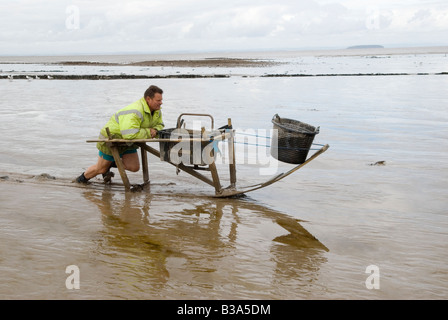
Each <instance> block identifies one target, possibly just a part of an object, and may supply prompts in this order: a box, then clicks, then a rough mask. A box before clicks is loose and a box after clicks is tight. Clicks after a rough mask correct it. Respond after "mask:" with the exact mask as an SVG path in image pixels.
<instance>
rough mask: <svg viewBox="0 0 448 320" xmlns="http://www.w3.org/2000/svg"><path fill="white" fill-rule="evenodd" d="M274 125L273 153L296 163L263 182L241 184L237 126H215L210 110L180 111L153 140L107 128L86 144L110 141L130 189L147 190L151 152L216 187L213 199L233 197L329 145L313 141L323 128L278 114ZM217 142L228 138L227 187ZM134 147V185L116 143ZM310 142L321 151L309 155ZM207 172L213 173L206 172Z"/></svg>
mask: <svg viewBox="0 0 448 320" xmlns="http://www.w3.org/2000/svg"><path fill="white" fill-rule="evenodd" d="M190 116H193V117H207V118H209V120H210V121H211V128H210V130H206V129H205V127H201V130H197V129H196V130H193V129H187V128H186V123H185V118H187V117H190ZM272 123H273V129H274V130H272V132H273V133H272V137H271V145H270V147H271V151H270V153H271V155H272V156H273V157H274V158H276V159H277V160H278V161H281V162H286V163H289V164H295V165H296V166H294V167H293V168H292V169H290V170H289V171H286V172H283V173H280V174H276V175H275V176H273V177H271V178H270V179H268V180H267V181H265V182H263V183H258V184H255V185H250V186H244V187H237V177H236V172H237V170H236V159H235V134H236V132H235V130H234V129H233V128H232V121H231V119H230V118H229V119H228V123H227V124H226V125H224V126H222V127H220V128H218V129H214V119H213V117H212V116H211V115H209V114H197V113H182V114H180V115H179V117H178V119H177V125H176V127H175V128H170V129H164V130H161V131H159V137H158V138H154V139H135V140H125V139H112V138H111V135H110V132H109V130H108V128H107V129H106V130H107V132H108V135H109V138H108V139H96V140H87V142H106V143H107V145H108V147H109V148H110V149H111V151H112V155H113V157H114V160H115V163H116V166H117V169H118V172H119V173H120V176H121V179H122V181H123V184H124V188H125V190H126V191H137V190H149V172H148V156H147V152H149V153H151V154H153V155H154V156H156V157H157V158H159V159H160V160H161V161H164V162H167V163H168V164H171V165H173V166H175V167H176V172H177V173H179V172H180V171H184V172H186V173H188V174H190V175H192V176H193V177H195V178H197V179H199V180H201V181H203V182H205V183H207V184H209V185H210V186H211V187H213V188H214V191H215V193H214V197H220V198H224V197H233V196H238V195H242V194H245V193H247V192H250V191H254V190H257V189H261V188H264V187H267V186H269V185H271V184H273V183H275V182H278V181H280V180H281V179H283V178H285V177H287V176H289V175H291V174H292V173H294V172H295V171H297V170H299V169H301V168H302V167H303V166H305V165H306V164H308V163H309V162H311V161H313V160H314V159H316V158H317V157H318V156H320V155H321V154H322V153H324V152H325V151H326V150H327V149H328V148H329V145H328V144H325V145H319V144H314V143H313V140H314V137H315V135H316V134H318V133H319V127H317V128H316V127H313V126H311V125H309V124H306V123H304V122H300V121H297V120H292V119H287V118H280V117H279V116H278V115H277V114H276V115H275V116H274V117H273V118H272ZM219 142H227V152H228V154H227V156H228V166H229V174H230V184H229V186H227V187H223V186H222V184H221V180H220V176H219V173H218V169H217V166H216V163H215V156H216V151H217V150H219V149H218V148H217V145H218V143H219ZM129 143H133V144H134V145H136V146H138V147H140V149H141V162H142V166H141V167H142V172H143V184H139V185H131V184H130V182H129V179H128V176H127V174H126V172H125V169H124V167H123V163H122V161H121V159H120V155H119V153H118V149H117V148H118V147H119V146H122V145H125V144H127V145H129ZM150 143H158V144H159V150H157V149H155V148H153V147H152V146H149V145H148V144H150ZM312 145H315V146H316V145H317V146H318V149H314V150H316V151H315V152H314V154H312V155H311V156H310V157H308V153H309V151H310V150H312V149H311V147H312ZM206 171H208V172H209V174H203V173H202V172H206Z"/></svg>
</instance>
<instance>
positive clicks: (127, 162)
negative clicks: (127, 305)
mask: <svg viewBox="0 0 448 320" xmlns="http://www.w3.org/2000/svg"><path fill="white" fill-rule="evenodd" d="M136 151H137V150H136ZM121 160H122V161H123V166H124V168H125V169H126V170H128V171H131V172H137V171H138V170H140V161H139V159H138V153H137V152H132V153H125V154H123V157H122V158H121Z"/></svg>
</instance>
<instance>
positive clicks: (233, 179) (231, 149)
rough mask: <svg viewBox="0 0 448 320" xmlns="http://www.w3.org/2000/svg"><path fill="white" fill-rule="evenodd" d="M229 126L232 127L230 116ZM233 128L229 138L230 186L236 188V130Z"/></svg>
mask: <svg viewBox="0 0 448 320" xmlns="http://www.w3.org/2000/svg"><path fill="white" fill-rule="evenodd" d="M227 121H228V126H229V128H232V120H231V119H230V118H229V119H228V120H227ZM229 130H231V133H230V135H229V140H228V146H229V171H230V187H231V188H234V187H235V185H236V163H235V139H234V131H233V129H229Z"/></svg>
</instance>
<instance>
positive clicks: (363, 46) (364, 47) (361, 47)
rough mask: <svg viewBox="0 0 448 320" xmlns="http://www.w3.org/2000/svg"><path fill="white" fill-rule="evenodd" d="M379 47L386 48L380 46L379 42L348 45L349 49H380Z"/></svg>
mask: <svg viewBox="0 0 448 320" xmlns="http://www.w3.org/2000/svg"><path fill="white" fill-rule="evenodd" d="M379 48H384V47H383V46H380V45H378V44H366V45H361V46H352V47H348V48H347V49H379Z"/></svg>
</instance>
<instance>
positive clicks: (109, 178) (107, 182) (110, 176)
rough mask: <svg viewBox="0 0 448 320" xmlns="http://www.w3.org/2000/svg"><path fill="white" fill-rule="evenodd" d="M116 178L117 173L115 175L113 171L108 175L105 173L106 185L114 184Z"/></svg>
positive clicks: (108, 171)
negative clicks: (113, 180)
mask: <svg viewBox="0 0 448 320" xmlns="http://www.w3.org/2000/svg"><path fill="white" fill-rule="evenodd" d="M113 177H115V173H113V172H112V171H110V168H109V170H107V172H106V173H103V181H104V183H105V184H110V183H112V178H113Z"/></svg>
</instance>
